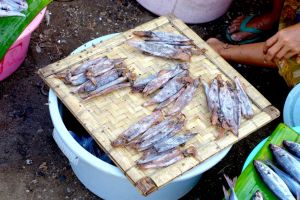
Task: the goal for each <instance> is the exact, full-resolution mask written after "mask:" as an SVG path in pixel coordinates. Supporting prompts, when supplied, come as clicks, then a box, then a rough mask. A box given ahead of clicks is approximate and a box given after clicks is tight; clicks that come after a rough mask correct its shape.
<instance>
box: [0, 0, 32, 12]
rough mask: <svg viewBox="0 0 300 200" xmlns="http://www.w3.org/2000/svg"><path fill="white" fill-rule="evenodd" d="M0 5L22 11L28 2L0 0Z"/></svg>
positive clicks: (25, 8)
mask: <svg viewBox="0 0 300 200" xmlns="http://www.w3.org/2000/svg"><path fill="white" fill-rule="evenodd" d="M0 5H7V6H9V7H10V8H11V10H13V11H19V12H20V11H23V10H27V9H28V4H27V2H26V1H13V0H6V1H2V2H1V1H0Z"/></svg>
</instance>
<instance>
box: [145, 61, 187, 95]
mask: <svg viewBox="0 0 300 200" xmlns="http://www.w3.org/2000/svg"><path fill="white" fill-rule="evenodd" d="M187 68H188V66H187V65H186V64H177V65H176V66H175V68H173V69H169V70H161V71H160V72H159V73H158V76H157V77H156V78H155V79H153V80H151V81H150V82H149V83H148V84H147V85H146V87H145V88H144V90H143V93H144V95H145V96H148V95H149V94H151V93H153V92H155V91H156V90H158V89H159V88H160V87H161V86H163V85H164V84H165V83H167V82H168V81H169V80H170V79H171V78H173V77H174V76H176V75H178V74H180V73H182V72H183V71H184V70H186V69H187Z"/></svg>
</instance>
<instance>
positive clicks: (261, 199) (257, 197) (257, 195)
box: [252, 190, 264, 200]
mask: <svg viewBox="0 0 300 200" xmlns="http://www.w3.org/2000/svg"><path fill="white" fill-rule="evenodd" d="M252 200H264V196H263V194H262V193H261V192H260V191H259V190H256V192H255V193H254V195H253V198H252Z"/></svg>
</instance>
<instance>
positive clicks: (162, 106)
mask: <svg viewBox="0 0 300 200" xmlns="http://www.w3.org/2000/svg"><path fill="white" fill-rule="evenodd" d="M184 91H185V88H181V89H180V90H179V92H177V93H176V94H174V95H173V96H171V97H170V98H168V99H167V100H165V101H164V102H161V103H160V104H159V105H158V106H157V107H156V108H155V110H161V109H163V108H164V107H166V106H168V105H169V104H171V103H172V102H173V101H175V100H176V99H177V98H178V97H179V96H181V95H182V94H183V92H184Z"/></svg>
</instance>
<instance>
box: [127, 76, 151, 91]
mask: <svg viewBox="0 0 300 200" xmlns="http://www.w3.org/2000/svg"><path fill="white" fill-rule="evenodd" d="M155 77H156V76H155V75H153V74H151V75H149V76H147V77H146V78H144V79H137V80H136V81H134V83H133V85H132V90H133V92H143V90H144V88H145V87H146V85H147V84H148V83H149V82H150V81H152V80H153V79H154V78H155Z"/></svg>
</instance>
